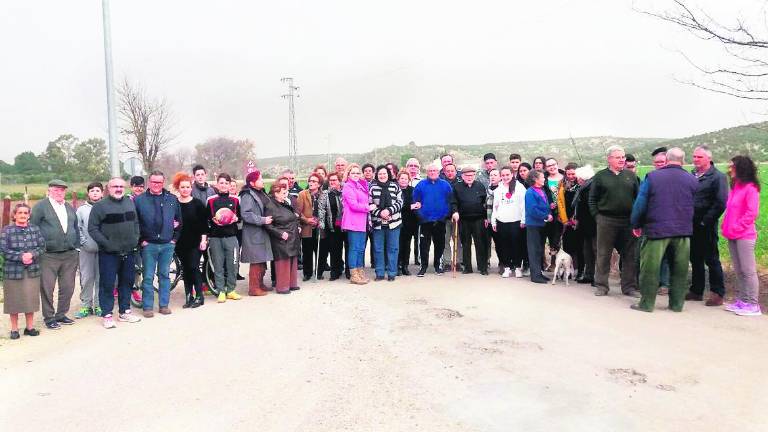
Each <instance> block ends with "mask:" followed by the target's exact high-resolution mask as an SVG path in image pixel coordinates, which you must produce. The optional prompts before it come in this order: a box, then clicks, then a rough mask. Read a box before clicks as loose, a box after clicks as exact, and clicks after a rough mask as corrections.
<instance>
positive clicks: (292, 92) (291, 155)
mask: <svg viewBox="0 0 768 432" xmlns="http://www.w3.org/2000/svg"><path fill="white" fill-rule="evenodd" d="M280 81H282V82H284V83H288V93H286V94H284V95H283V96H282V97H283V99H288V159H289V161H290V162H289V164H290V167H291V169H292V170H294V171H295V172H297V174H298V169H299V166H298V165H299V163H298V160H297V153H298V147H297V145H296V118H295V117H296V115H295V114H296V113H295V110H294V107H293V98H294V97H299V95H298V90H299V88H298V87H296V86H295V85H293V78H290V77H286V78H281V79H280Z"/></svg>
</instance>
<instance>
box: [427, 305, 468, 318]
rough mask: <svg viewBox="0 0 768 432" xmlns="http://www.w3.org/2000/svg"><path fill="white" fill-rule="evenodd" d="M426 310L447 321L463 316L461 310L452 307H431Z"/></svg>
mask: <svg viewBox="0 0 768 432" xmlns="http://www.w3.org/2000/svg"><path fill="white" fill-rule="evenodd" d="M427 311H429V312H431V313H434V314H435V317H436V318H439V319H442V320H447V321H450V320H453V319H456V318H463V317H464V315H463V314H462V313H461V312H459V311H457V310H453V309H448V308H431V309H427Z"/></svg>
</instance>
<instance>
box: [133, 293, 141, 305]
mask: <svg viewBox="0 0 768 432" xmlns="http://www.w3.org/2000/svg"><path fill="white" fill-rule="evenodd" d="M131 297H132V298H133V301H134V302H135V303H139V304H141V291H139V290H131Z"/></svg>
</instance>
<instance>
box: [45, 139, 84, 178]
mask: <svg viewBox="0 0 768 432" xmlns="http://www.w3.org/2000/svg"><path fill="white" fill-rule="evenodd" d="M78 142H79V140H78V138H77V137H75V136H74V135H71V134H66V135H59V137H58V138H56V139H55V140H53V141H51V142H49V143H48V146H47V147H46V148H45V152H43V154H41V155H40V162H41V163H42V164H43V168H44V169H47V170H48V171H52V172H55V173H57V174H68V173H70V171H71V169H70V168H72V167H71V165H72V155H73V153H74V149H75V146H76V145H77V144H78Z"/></svg>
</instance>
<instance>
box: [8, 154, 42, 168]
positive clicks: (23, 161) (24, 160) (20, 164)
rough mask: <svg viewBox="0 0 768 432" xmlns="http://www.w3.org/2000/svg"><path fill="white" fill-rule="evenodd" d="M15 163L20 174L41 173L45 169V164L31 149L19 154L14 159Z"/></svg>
mask: <svg viewBox="0 0 768 432" xmlns="http://www.w3.org/2000/svg"><path fill="white" fill-rule="evenodd" d="M13 165H14V166H15V167H16V172H18V173H19V174H39V173H41V172H43V171H44V169H43V164H41V163H40V160H39V159H38V158H37V156H35V154H34V153H32V152H31V151H25V152H23V153H19V154H17V155H16V157H15V158H14V159H13Z"/></svg>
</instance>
